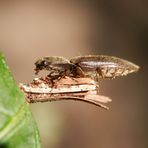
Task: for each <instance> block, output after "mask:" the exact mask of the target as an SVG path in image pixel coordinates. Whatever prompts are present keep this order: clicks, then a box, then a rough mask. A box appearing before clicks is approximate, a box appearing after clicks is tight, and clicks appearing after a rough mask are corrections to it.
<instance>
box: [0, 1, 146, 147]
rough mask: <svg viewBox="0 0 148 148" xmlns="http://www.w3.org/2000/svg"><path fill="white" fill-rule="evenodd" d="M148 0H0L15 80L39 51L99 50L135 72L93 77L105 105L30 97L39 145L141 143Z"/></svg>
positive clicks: (4, 46) (1, 31) (28, 76)
mask: <svg viewBox="0 0 148 148" xmlns="http://www.w3.org/2000/svg"><path fill="white" fill-rule="evenodd" d="M147 48H148V1H144V0H112V1H104V0H92V1H90V0H85V1H82V0H79V1H75V0H59V1H58V0H0V49H1V51H2V52H3V53H4V54H5V57H6V60H7V63H8V65H9V67H10V69H11V71H12V72H13V75H14V78H15V80H16V81H17V82H18V83H19V82H24V83H28V82H31V81H32V79H33V78H34V77H36V76H35V75H34V71H33V68H34V62H35V61H36V59H38V58H40V57H42V56H53V55H57V56H58V55H59V56H64V57H66V58H71V57H73V56H78V55H86V54H106V55H113V56H117V57H121V58H124V59H127V60H129V61H132V62H135V63H136V64H138V65H139V66H140V67H141V69H140V71H139V72H138V73H136V74H131V75H129V76H127V77H123V78H117V79H114V80H101V81H100V89H101V90H100V91H101V92H100V93H101V94H102V95H106V96H109V97H110V98H112V99H113V102H112V103H110V104H109V106H110V110H109V111H104V110H102V109H99V108H97V107H96V106H93V105H89V104H87V103H82V102H75V101H62V102H53V103H39V104H32V105H30V106H31V109H32V112H33V115H34V117H35V119H36V121H37V124H38V126H39V130H40V133H41V138H42V143H43V147H44V148H147V147H148V127H147V126H148V118H147V114H148V109H147V108H148V107H147V104H148V101H147V96H148V95H147V89H148V86H147V83H148V81H147V80H148V78H147V77H148V54H147V53H148V51H147V50H148V49H147Z"/></svg>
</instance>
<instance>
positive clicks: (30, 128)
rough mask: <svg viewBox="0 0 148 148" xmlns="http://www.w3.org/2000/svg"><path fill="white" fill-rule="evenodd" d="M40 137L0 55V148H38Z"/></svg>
mask: <svg viewBox="0 0 148 148" xmlns="http://www.w3.org/2000/svg"><path fill="white" fill-rule="evenodd" d="M40 147H41V144H40V137H39V133H38V129H37V126H36V124H35V121H34V119H33V117H32V114H31V112H30V109H29V105H28V104H27V102H26V100H25V95H24V94H23V93H22V92H21V90H20V89H19V87H18V85H17V84H16V82H15V81H14V79H13V77H12V75H11V73H10V71H9V69H8V66H7V65H6V63H5V60H4V57H3V55H2V54H1V53H0V148H40Z"/></svg>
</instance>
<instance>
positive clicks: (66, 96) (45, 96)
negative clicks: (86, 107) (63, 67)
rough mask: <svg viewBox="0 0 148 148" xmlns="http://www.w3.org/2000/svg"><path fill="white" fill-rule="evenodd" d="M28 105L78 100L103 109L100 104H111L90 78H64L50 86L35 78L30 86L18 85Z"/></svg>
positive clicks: (44, 80) (45, 81) (42, 79)
mask: <svg viewBox="0 0 148 148" xmlns="http://www.w3.org/2000/svg"><path fill="white" fill-rule="evenodd" d="M20 88H21V89H22V90H23V92H24V93H25V94H26V100H27V102H29V103H35V102H47V101H58V100H78V101H83V102H87V103H90V104H94V105H96V106H99V107H101V108H104V109H108V107H107V106H105V105H103V104H101V103H108V102H111V99H110V98H108V97H105V96H101V95H99V94H98V93H99V86H98V84H97V83H96V82H95V81H94V80H92V79H90V78H71V77H65V78H62V79H61V80H59V81H57V82H55V83H54V85H51V83H49V80H48V79H47V78H36V79H34V80H33V82H32V83H30V84H22V83H21V84H20Z"/></svg>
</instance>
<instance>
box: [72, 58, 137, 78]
mask: <svg viewBox="0 0 148 148" xmlns="http://www.w3.org/2000/svg"><path fill="white" fill-rule="evenodd" d="M70 62H71V63H73V64H75V65H77V66H79V67H80V68H81V69H82V71H83V72H84V73H85V76H88V77H91V78H93V79H96V80H98V78H115V77H116V76H124V75H127V74H129V73H132V72H136V71H138V69H139V66H137V65H135V64H134V63H131V62H129V61H126V60H123V59H120V58H117V57H113V56H106V55H86V56H78V57H74V58H72V59H71V60H70Z"/></svg>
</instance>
